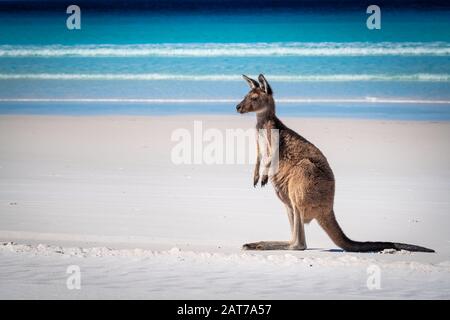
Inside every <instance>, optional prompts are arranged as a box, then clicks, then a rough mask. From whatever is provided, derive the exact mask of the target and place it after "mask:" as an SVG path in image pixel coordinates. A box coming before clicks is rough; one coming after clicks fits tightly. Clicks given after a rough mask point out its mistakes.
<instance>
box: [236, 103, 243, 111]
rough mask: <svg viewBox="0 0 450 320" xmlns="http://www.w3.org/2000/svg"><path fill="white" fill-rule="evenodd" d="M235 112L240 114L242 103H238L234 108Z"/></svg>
mask: <svg viewBox="0 0 450 320" xmlns="http://www.w3.org/2000/svg"><path fill="white" fill-rule="evenodd" d="M236 111H237V112H239V113H242V103H239V104H238V105H237V106H236Z"/></svg>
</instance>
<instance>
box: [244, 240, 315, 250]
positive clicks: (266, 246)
mask: <svg viewBox="0 0 450 320" xmlns="http://www.w3.org/2000/svg"><path fill="white" fill-rule="evenodd" d="M242 249H243V250H305V249H306V245H299V244H295V243H291V242H289V241H259V242H252V243H246V244H244V245H243V246H242Z"/></svg>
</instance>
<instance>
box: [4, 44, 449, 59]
mask: <svg viewBox="0 0 450 320" xmlns="http://www.w3.org/2000/svg"><path fill="white" fill-rule="evenodd" d="M386 55H388V56H448V55H450V44H449V43H447V42H378V43H368V42H279V43H194V44H191V43H169V44H136V45H71V46H63V45H43V46H22V45H21V46H15V45H1V46H0V57H64V56H76V57H151V56H155V57H265V56H386Z"/></svg>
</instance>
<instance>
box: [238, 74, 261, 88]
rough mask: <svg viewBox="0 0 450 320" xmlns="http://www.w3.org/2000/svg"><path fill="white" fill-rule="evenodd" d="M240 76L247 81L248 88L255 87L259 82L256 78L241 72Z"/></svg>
mask: <svg viewBox="0 0 450 320" xmlns="http://www.w3.org/2000/svg"><path fill="white" fill-rule="evenodd" d="M242 77H243V78H244V80H245V81H247V82H248V85H249V86H250V89H255V88H258V87H259V83H258V82H257V81H256V80H253V79H251V78H249V77H247V76H246V75H245V74H243V75H242Z"/></svg>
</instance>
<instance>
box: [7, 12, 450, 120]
mask: <svg viewBox="0 0 450 320" xmlns="http://www.w3.org/2000/svg"><path fill="white" fill-rule="evenodd" d="M0 6H1V4H0ZM381 14H382V15H381V29H380V30H369V29H368V28H367V27H366V19H367V17H368V14H367V13H366V11H365V8H364V7H361V9H360V10H358V9H357V8H356V9H355V8H351V9H348V10H344V9H343V10H333V9H332V8H331V9H330V8H328V9H326V10H325V9H320V10H305V9H295V10H287V9H283V8H277V9H270V8H264V9H261V10H248V9H246V10H232V9H229V10H207V9H205V10H197V11H194V12H192V11H189V10H180V11H177V10H155V11H152V10H146V11H133V10H126V11H120V10H112V11H105V12H102V11H101V10H89V9H86V10H84V9H83V7H81V30H69V29H67V27H66V19H67V17H68V14H66V12H65V10H61V11H60V12H56V11H55V10H52V11H45V10H44V11H29V12H24V11H7V10H6V11H1V12H0V114H63V115H85V114H87V115H110V114H121V115H122V114H130V115H157V114H158V115H159V114H162V115H165V114H196V113H197V114H209V113H217V114H234V113H235V105H236V103H237V102H239V100H240V99H242V97H243V96H244V95H245V94H246V93H247V91H248V87H247V84H246V82H245V81H243V79H242V77H241V75H242V74H246V75H249V76H252V77H257V76H258V74H259V73H263V74H264V75H265V76H266V78H267V79H268V81H269V82H270V83H271V85H272V88H273V90H274V92H275V93H274V94H275V99H276V102H277V110H278V111H277V112H278V113H279V114H280V115H286V116H308V117H355V118H377V119H401V120H403V119H404V120H408V119H409V120H411V119H412V120H450V11H448V10H418V9H417V10H411V9H402V8H401V7H400V8H387V9H383V8H381Z"/></svg>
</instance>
